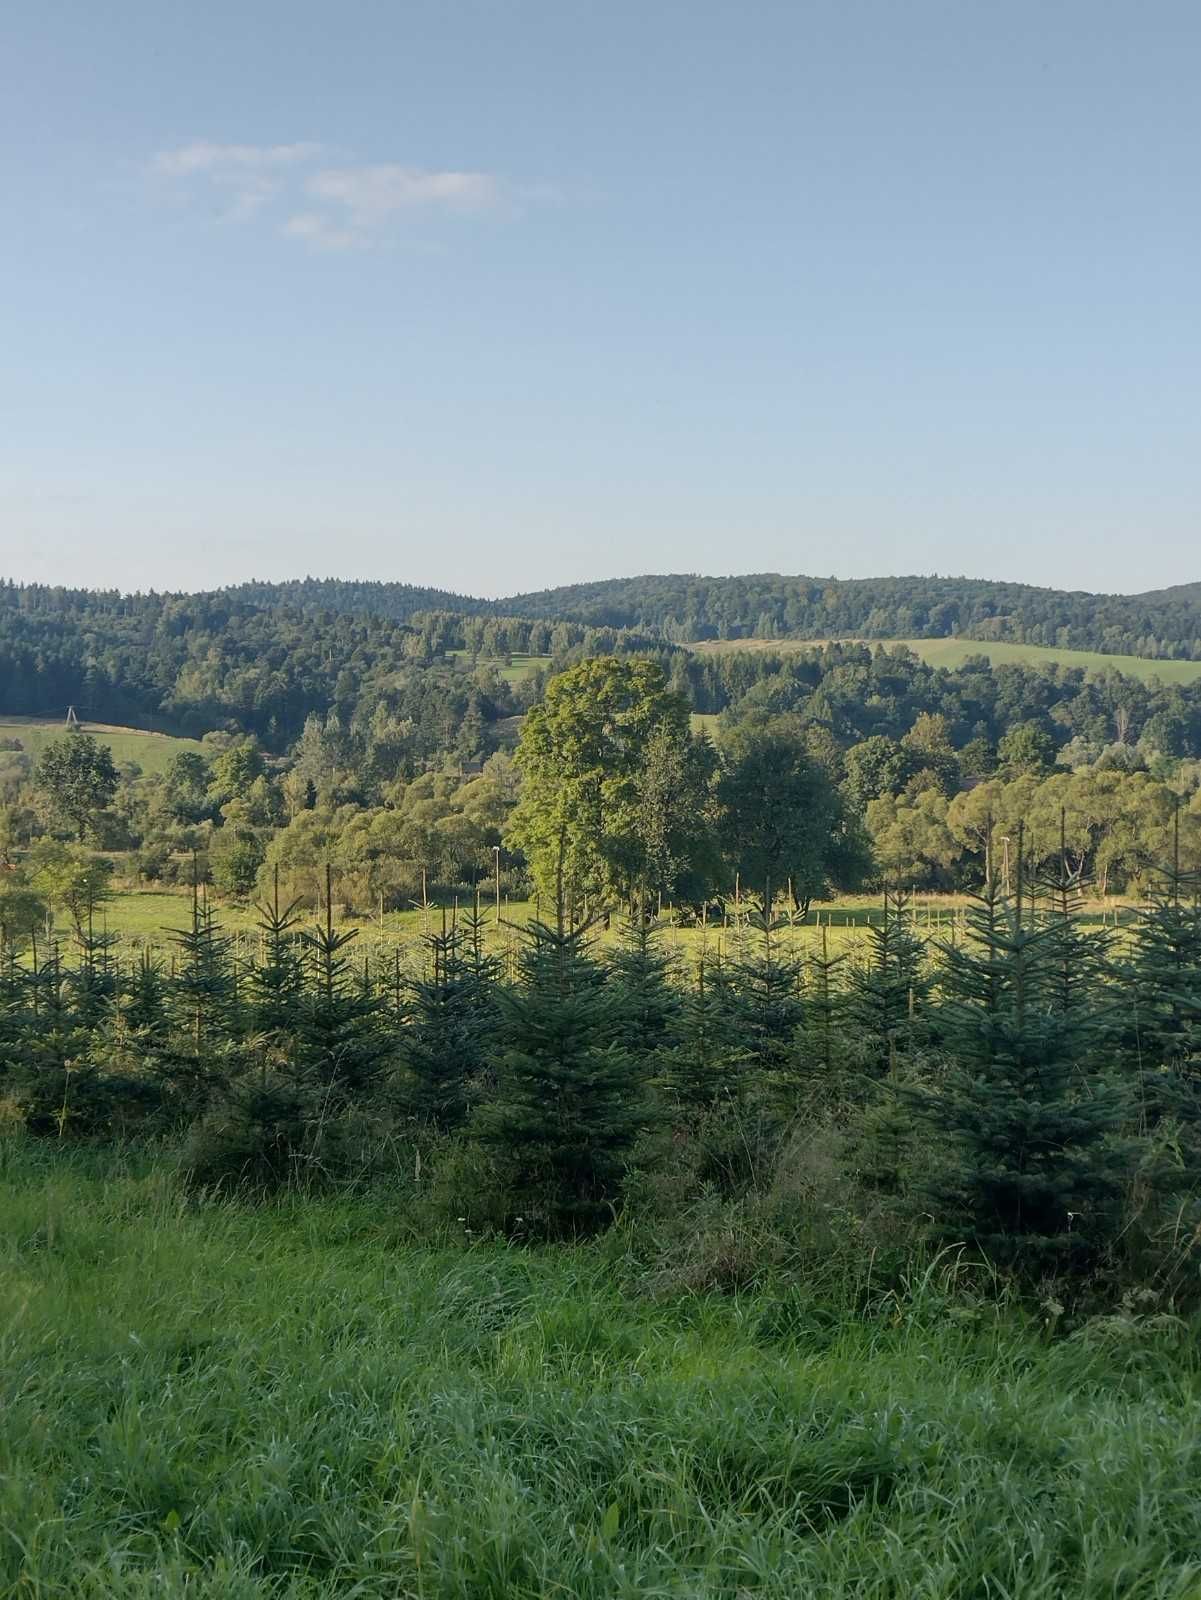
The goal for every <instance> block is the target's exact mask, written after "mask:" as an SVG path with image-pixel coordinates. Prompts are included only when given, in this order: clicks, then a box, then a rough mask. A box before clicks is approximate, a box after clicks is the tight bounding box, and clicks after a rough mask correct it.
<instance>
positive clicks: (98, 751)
mask: <svg viewBox="0 0 1201 1600" xmlns="http://www.w3.org/2000/svg"><path fill="white" fill-rule="evenodd" d="M118 780H119V775H118V772H117V769H116V766H115V765H114V763H113V754H112V751H111V750H110V749H109V747H108V746H107V745H106V744H101V743H100V741H99V740H98V739H95V738H93V737H92V735H91V734H90V733H66V734H63V736H62V737H61V738H60V739H52V740H51V742H50V743H49V744H48V745H47V746H46V747H45V749H44V750H43V751H42V754H41V756H40V758H39V760H38V764H37V772H36V781H37V784H38V787H39V788H40V789H41V790H42V792H43V793H44V794H45V795H46V797H47V799H48V800H49V801H50V803H51V805H52V806H53V807H54V809H55V810H56V811H57V812H58V813H59V814H60V815H61V816H62V817H64V818H66V820H67V821H68V822H70V823H71V825H72V827H74V829H75V831H76V832H77V833H78V834H79V835H80V837H83V836H84V835H85V834H86V833H87V832H88V829H89V828H90V827H91V825H92V822H93V819H94V818H95V815H96V813H97V812H98V811H103V810H104V808H105V806H107V805H108V804H109V802H110V801H111V800H112V798H113V796H114V795H115V794H116V792H117V783H118Z"/></svg>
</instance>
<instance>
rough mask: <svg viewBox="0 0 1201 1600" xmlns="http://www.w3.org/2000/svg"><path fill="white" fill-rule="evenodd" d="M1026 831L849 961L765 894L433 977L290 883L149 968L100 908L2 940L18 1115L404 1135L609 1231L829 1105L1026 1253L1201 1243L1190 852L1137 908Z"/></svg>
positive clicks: (111, 1126)
mask: <svg viewBox="0 0 1201 1600" xmlns="http://www.w3.org/2000/svg"><path fill="white" fill-rule="evenodd" d="M1022 857H1023V852H1022V851H1021V850H1020V849H1019V851H1018V864H1017V870H1016V872H1015V873H1014V874H1012V875H1011V881H1010V883H1009V885H1008V890H1007V892H1006V891H1005V890H1003V889H1002V886H1001V885H1000V884H999V883H998V882H996V881H991V882H988V883H986V884H985V885H984V887H983V888H982V890H981V891H980V893H979V895H978V896H977V897H976V898H975V899H974V901H973V902H972V904H971V907H970V909H969V910H968V911H967V913H966V915H965V916H964V918H963V919H962V921H961V923H960V925H959V926H958V927H957V928H956V929H955V930H954V933H953V935H952V936H951V937H948V938H939V939H936V940H931V939H928V938H927V939H923V938H922V937H921V935H920V933H919V930H918V929H917V927H916V926H915V925H914V921H913V919H912V917H911V916H910V914H909V908H908V907H907V904H906V901H905V898H904V896H903V895H900V894H897V893H894V892H888V893H886V895H885V905H884V915H883V918H882V919H881V920H880V921H879V922H878V924H877V925H875V926H873V927H872V928H870V930H867V931H866V932H865V940H866V943H865V944H864V946H863V947H862V949H861V950H858V951H856V952H854V953H853V954H851V955H842V956H838V957H834V956H831V955H829V954H828V953H820V952H814V951H808V952H798V950H797V949H796V947H795V946H794V944H793V942H792V941H791V940H790V939H789V938H788V937H787V936H786V935H785V932H784V925H782V924H780V923H776V922H767V921H765V920H764V919H763V917H762V915H758V914H755V913H754V912H752V913H750V914H749V915H747V916H745V918H744V922H745V926H744V927H743V928H742V929H741V930H740V931H738V932H736V933H735V934H733V935H731V934H729V933H727V935H726V938H725V940H724V942H723V949H722V952H721V955H720V957H719V955H718V953H717V950H716V943H717V941H716V940H713V939H711V940H710V942H709V949H708V951H707V953H705V954H700V953H698V951H697V950H696V949H694V950H693V951H692V952H691V953H690V954H688V956H687V957H683V956H681V955H680V954H679V953H678V952H677V951H675V950H674V949H673V948H672V947H671V946H670V944H669V943H668V941H666V940H665V938H664V936H663V934H662V932H661V931H660V930H659V929H658V928H657V927H656V926H655V924H654V922H653V920H652V919H650V918H646V919H643V920H639V919H637V918H635V919H634V920H633V921H632V922H630V923H629V924H628V925H627V926H626V927H625V929H624V930H623V932H622V936H621V939H620V942H618V943H614V942H612V941H608V942H605V943H602V942H601V941H600V940H598V939H597V937H596V932H597V930H596V928H595V927H594V926H590V925H586V924H577V925H574V926H572V925H570V924H569V922H568V921H567V920H566V919H564V918H559V919H558V920H551V921H536V922H534V923H532V924H531V925H530V926H528V927H527V928H525V929H523V930H521V931H520V935H519V937H518V943H517V955H516V958H515V959H514V958H513V957H512V956H510V958H509V959H508V960H505V961H502V959H501V958H500V957H499V956H498V955H497V954H496V953H495V952H494V948H493V947H492V945H493V944H494V941H490V940H489V939H488V938H487V937H486V933H487V926H486V923H487V919H486V918H485V917H484V916H481V915H480V914H479V912H478V910H477V911H474V912H472V911H468V912H467V913H466V914H463V913H458V914H456V915H455V916H453V917H450V918H448V919H447V920H446V921H445V922H444V923H443V924H442V925H441V926H437V927H435V929H434V931H432V932H430V933H429V934H428V935H427V936H425V937H424V940H423V944H424V950H423V955H424V961H423V964H422V966H421V968H420V970H419V971H418V972H417V973H416V975H414V974H413V973H410V972H406V971H405V970H403V969H402V966H401V964H400V960H399V957H397V958H396V959H395V960H394V961H393V962H391V963H390V964H386V965H380V963H379V962H378V961H377V962H376V963H375V964H374V965H373V964H372V963H371V962H370V961H367V960H363V959H360V957H359V955H358V952H357V951H356V947H355V934H354V933H353V932H352V931H347V930H344V929H340V928H339V927H338V926H336V924H335V922H334V920H333V918H332V916H331V915H330V913H329V912H328V910H327V911H326V913H325V916H324V919H322V920H320V921H319V922H318V924H317V925H315V926H311V925H309V926H306V925H302V922H301V919H300V917H299V915H298V913H297V912H296V911H295V910H294V909H293V908H290V907H287V906H284V905H282V904H281V903H280V901H279V899H278V894H277V895H276V897H275V898H274V899H273V900H272V902H271V903H269V904H266V905H262V906H260V908H259V912H260V939H259V942H258V952H257V954H256V956H255V958H254V959H252V960H245V959H242V958H241V957H239V956H238V955H237V953H236V947H235V944H234V941H233V940H232V939H231V937H229V936H228V935H227V934H226V933H225V932H224V931H223V930H222V927H221V926H220V924H219V921H218V918H217V916H216V914H215V913H214V911H213V909H212V907H211V906H209V905H208V904H207V903H206V901H205V899H204V898H203V895H201V896H198V897H197V898H196V899H195V906H194V913H193V917H192V921H191V925H190V926H189V927H187V928H185V929H183V930H182V931H180V932H178V933H177V934H175V935H174V936H173V946H172V948H171V949H170V951H169V952H168V951H164V952H163V953H161V954H159V955H156V954H155V953H153V952H151V951H145V952H142V953H141V954H140V956H139V958H138V959H137V961H136V962H135V963H134V964H132V965H130V964H129V962H128V960H122V959H121V957H120V953H119V949H118V947H116V946H115V944H114V941H113V939H112V937H111V936H110V935H108V934H107V933H103V932H98V931H97V930H96V927H95V926H94V921H93V919H89V918H86V917H85V918H84V919H83V923H82V930H81V932H80V933H79V935H78V937H77V939H76V941H75V947H74V948H72V949H71V950H63V949H60V948H57V947H56V948H52V949H50V950H49V951H47V950H45V949H38V948H36V947H35V949H34V950H33V951H32V953H29V952H27V953H25V954H24V955H22V956H20V957H18V955H17V954H16V953H15V952H14V951H11V950H10V951H8V952H7V953H6V954H5V956H4V960H3V963H2V964H0V1073H2V1074H3V1077H2V1079H0V1099H2V1100H3V1102H4V1104H5V1106H6V1107H7V1109H8V1113H9V1115H10V1117H17V1118H19V1119H20V1120H21V1122H23V1124H24V1127H25V1129H26V1130H27V1132H28V1134H29V1135H31V1136H40V1137H42V1138H47V1139H55V1140H76V1141H78V1140H93V1141H95V1140H118V1139H121V1140H127V1139H129V1138H131V1137H137V1138H143V1137H157V1138H164V1139H170V1140H172V1141H173V1142H174V1143H175V1144H176V1145H178V1143H179V1141H180V1140H181V1139H182V1141H183V1148H184V1170H185V1172H186V1174H187V1176H188V1178H189V1180H190V1181H191V1182H192V1183H195V1184H198V1185H204V1186H208V1187H220V1188H224V1187H240V1188H246V1189H250V1190H255V1191H258V1192H263V1191H268V1190H272V1189H278V1188H279V1187H281V1186H285V1185H290V1184H293V1183H298V1182H299V1183H305V1184H311V1183H330V1182H337V1181H339V1180H342V1181H346V1180H348V1179H349V1178H350V1177H352V1176H353V1175H354V1174H356V1173H361V1171H362V1170H363V1168H362V1163H363V1160H364V1154H363V1153H364V1151H365V1150H368V1151H369V1150H371V1149H372V1148H374V1149H376V1150H377V1151H378V1150H379V1149H380V1147H381V1144H382V1143H386V1144H387V1146H388V1148H389V1149H390V1150H391V1151H392V1154H393V1159H396V1156H397V1152H399V1151H403V1152H405V1153H404V1155H403V1160H404V1161H405V1163H406V1170H408V1171H412V1170H413V1168H414V1165H415V1166H416V1169H417V1171H418V1172H420V1171H421V1170H422V1167H423V1164H424V1169H425V1171H426V1172H430V1173H434V1172H436V1171H437V1169H438V1167H439V1164H440V1162H441V1163H450V1168H451V1169H452V1170H453V1171H454V1172H455V1174H456V1181H455V1184H453V1185H451V1186H450V1188H451V1190H452V1191H453V1189H455V1188H457V1189H458V1190H459V1192H457V1193H454V1192H450V1193H448V1194H447V1196H446V1203H447V1205H448V1207H450V1208H451V1209H453V1210H455V1211H457V1213H458V1215H459V1217H460V1219H462V1217H463V1215H464V1213H468V1214H469V1215H470V1216H471V1218H472V1219H473V1220H475V1219H476V1218H479V1219H481V1220H482V1221H483V1223H484V1224H485V1225H487V1226H491V1227H495V1228H498V1229H500V1230H509V1231H515V1232H518V1233H520V1234H521V1235H522V1236H523V1237H533V1236H543V1237H548V1236H549V1237H565V1236H567V1237H570V1236H577V1235H581V1234H584V1233H587V1232H591V1231H594V1230H596V1229H598V1228H600V1227H603V1226H604V1225H605V1224H606V1223H607V1222H609V1221H610V1220H611V1219H613V1218H614V1217H615V1216H616V1215H618V1214H619V1213H620V1211H621V1208H622V1205H623V1198H624V1199H626V1200H627V1201H628V1196H629V1192H630V1190H629V1184H630V1181H631V1174H638V1175H639V1177H642V1178H645V1176H646V1174H647V1173H648V1172H651V1173H653V1172H654V1171H655V1169H656V1167H658V1168H660V1169H662V1168H663V1167H664V1165H665V1164H667V1165H670V1164H671V1163H676V1164H677V1165H679V1166H680V1173H681V1177H680V1183H681V1184H682V1185H683V1186H684V1187H685V1188H687V1187H688V1186H691V1188H692V1191H693V1192H694V1193H702V1192H704V1193H708V1194H716V1195H718V1196H723V1197H726V1198H727V1199H736V1197H737V1196H738V1195H739V1194H740V1193H742V1192H744V1191H745V1190H746V1188H747V1186H748V1185H751V1184H753V1183H755V1182H757V1181H761V1179H762V1173H763V1172H764V1170H768V1169H770V1167H771V1164H772V1162H773V1161H775V1162H776V1163H779V1162H782V1161H787V1159H788V1151H789V1149H790V1146H791V1144H792V1143H793V1142H794V1141H795V1139H796V1137H797V1130H798V1129H804V1130H808V1131H810V1132H811V1130H812V1129H813V1128H814V1127H816V1126H821V1127H824V1128H827V1129H829V1130H830V1136H831V1138H835V1139H838V1140H840V1141H841V1144H840V1148H841V1150H842V1152H843V1159H844V1160H846V1161H848V1162H849V1163H851V1164H852V1165H853V1168H854V1172H853V1179H854V1182H855V1184H856V1185H857V1186H858V1188H859V1192H861V1193H863V1194H865V1195H870V1196H871V1197H872V1199H873V1203H876V1204H879V1205H882V1206H884V1207H886V1208H887V1207H888V1206H894V1207H895V1208H896V1209H897V1211H898V1214H904V1215H908V1216H909V1217H910V1218H911V1219H924V1223H923V1225H924V1226H925V1227H926V1228H927V1229H928V1230H930V1231H932V1232H933V1234H934V1235H935V1236H936V1237H940V1238H942V1239H946V1240H951V1239H962V1240H965V1241H968V1242H970V1243H971V1244H973V1245H974V1246H976V1247H978V1248H979V1249H981V1250H983V1251H985V1252H987V1254H988V1255H989V1257H990V1258H991V1259H993V1260H994V1261H996V1262H998V1263H1003V1264H1009V1265H1010V1266H1012V1267H1014V1268H1016V1269H1017V1270H1020V1271H1023V1272H1028V1273H1037V1274H1047V1273H1064V1272H1069V1271H1076V1272H1088V1271H1094V1270H1096V1269H1097V1267H1098V1265H1099V1264H1100V1263H1102V1262H1106V1261H1108V1262H1112V1261H1113V1260H1114V1257H1115V1252H1119V1251H1120V1250H1121V1249H1122V1248H1124V1247H1125V1245H1124V1241H1126V1240H1127V1238H1128V1236H1129V1235H1130V1234H1131V1233H1132V1231H1136V1230H1134V1229H1133V1225H1132V1217H1133V1216H1134V1214H1135V1212H1137V1213H1138V1215H1139V1217H1140V1219H1141V1220H1140V1223H1139V1229H1140V1230H1141V1234H1142V1236H1143V1237H1150V1236H1151V1235H1153V1234H1154V1232H1155V1229H1156V1227H1160V1228H1163V1229H1167V1230H1169V1231H1170V1233H1171V1236H1172V1238H1173V1239H1174V1240H1177V1241H1178V1240H1179V1239H1180V1238H1182V1237H1187V1236H1189V1235H1191V1236H1192V1238H1193V1239H1194V1241H1195V1240H1196V1238H1197V1237H1198V1228H1199V1225H1201V1207H1199V1204H1198V1199H1197V1196H1198V1194H1199V1193H1201V880H1199V879H1198V877H1197V876H1196V875H1192V876H1190V875H1188V874H1185V873H1183V872H1182V871H1181V870H1180V868H1179V866H1178V864H1175V865H1173V864H1168V865H1166V866H1165V867H1164V868H1163V869H1162V870H1161V871H1160V873H1159V875H1158V880H1157V886H1156V889H1155V891H1154V894H1153V895H1152V897H1151V900H1150V902H1149V904H1148V905H1147V907H1146V908H1145V909H1144V910H1143V911H1142V912H1141V913H1140V915H1139V917H1138V920H1137V922H1136V923H1135V924H1134V925H1133V926H1132V927H1130V928H1127V929H1124V930H1122V932H1121V934H1120V936H1119V935H1117V934H1113V933H1109V932H1103V931H1100V930H1097V929H1095V928H1091V927H1090V928H1086V927H1084V926H1083V925H1082V922H1081V919H1080V914H1079V892H1080V884H1079V881H1078V880H1077V879H1076V878H1075V877H1074V876H1073V875H1072V873H1071V872H1069V871H1068V870H1067V869H1066V868H1065V869H1064V870H1062V871H1059V872H1056V873H1054V874H1051V875H1046V874H1044V875H1041V876H1038V877H1035V876H1034V875H1033V874H1032V873H1031V872H1030V870H1029V869H1028V868H1026V867H1024V865H1023V860H1022ZM329 901H330V896H329V895H328V894H327V896H326V905H327V907H328V905H329ZM681 1151H684V1152H686V1153H687V1154H686V1158H685V1157H682V1156H681Z"/></svg>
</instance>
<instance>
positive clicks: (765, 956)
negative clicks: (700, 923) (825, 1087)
mask: <svg viewBox="0 0 1201 1600" xmlns="http://www.w3.org/2000/svg"><path fill="white" fill-rule="evenodd" d="M787 925H788V923H787V919H786V918H784V917H772V916H770V915H767V914H765V913H764V911H763V910H761V909H755V910H752V911H751V912H749V913H748V914H747V917H746V928H747V930H748V932H749V934H750V935H751V937H752V938H753V940H754V943H753V946H752V947H751V948H750V949H749V950H747V949H746V948H743V949H742V950H740V951H739V952H738V953H737V954H736V955H735V956H734V958H733V959H732V960H731V962H730V977H731V982H732V986H733V990H734V993H735V995H736V997H737V1002H738V1022H739V1028H740V1031H741V1034H742V1037H743V1040H744V1042H745V1044H746V1048H747V1050H748V1051H749V1052H750V1054H751V1056H752V1057H753V1059H754V1062H755V1070H756V1074H757V1076H758V1077H759V1078H760V1080H761V1082H763V1084H764V1085H765V1086H767V1085H770V1086H771V1087H772V1088H773V1089H774V1090H775V1091H776V1092H777V1094H778V1095H779V1096H780V1097H781V1100H782V1103H783V1105H784V1107H785V1109H786V1110H789V1111H791V1110H794V1109H795V1108H796V1104H797V1100H798V1096H799V1095H800V1094H801V1093H802V1092H803V1090H805V1089H806V1088H808V1087H809V1085H810V1080H811V1077H812V1073H811V1070H810V1063H809V1060H808V1054H807V1052H806V1051H805V1049H804V1047H803V1040H802V1038H801V1029H802V1025H803V1023H804V1021H805V1004H804V1000H803V998H802V992H801V963H800V961H799V960H798V959H797V958H796V956H795V955H793V953H792V952H791V951H790V950H788V949H787V948H786V947H785V946H784V944H783V943H782V941H781V940H780V939H778V938H777V937H776V936H777V934H778V933H780V931H781V930H782V929H783V928H785V927H786V926H787Z"/></svg>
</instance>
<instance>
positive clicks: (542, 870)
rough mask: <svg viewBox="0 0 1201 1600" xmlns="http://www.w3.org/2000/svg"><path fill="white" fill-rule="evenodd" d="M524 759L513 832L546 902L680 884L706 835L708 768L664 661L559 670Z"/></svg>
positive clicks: (533, 722) (528, 733)
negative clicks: (701, 834) (701, 829)
mask: <svg viewBox="0 0 1201 1600" xmlns="http://www.w3.org/2000/svg"><path fill="white" fill-rule="evenodd" d="M516 760H517V765H518V767H519V769H520V771H521V774H522V778H523V780H524V782H523V787H522V793H521V799H520V801H519V803H518V805H517V808H516V810H515V811H514V813H513V817H512V821H511V823H510V826H509V828H508V830H507V833H506V839H507V841H508V842H509V844H510V845H512V846H514V847H516V848H518V849H520V850H522V851H524V853H525V856H526V859H527V860H528V861H529V864H530V870H531V872H532V874H533V877H534V882H535V885H536V887H537V890H538V892H539V894H540V895H541V896H542V897H543V899H544V900H546V901H547V902H548V903H550V904H554V905H557V906H560V907H568V906H571V905H572V904H579V903H581V902H582V900H583V897H584V896H585V895H589V894H592V895H597V896H602V897H604V896H607V897H612V898H621V899H631V898H633V897H634V896H636V895H638V894H639V893H648V892H652V891H658V890H668V891H670V890H671V888H672V887H673V882H674V879H675V877H676V875H677V874H678V873H679V872H681V871H682V867H683V865H684V864H685V859H686V858H687V857H689V856H690V855H692V854H693V852H694V849H695V847H696V846H697V843H698V839H697V834H698V819H699V818H703V816H704V812H705V795H706V793H707V771H706V760H705V755H704V750H703V748H698V749H696V750H695V751H694V750H693V747H692V744H691V735H690V732H689V725H688V707H687V705H686V703H685V702H684V700H683V699H682V698H681V697H680V696H679V695H676V694H673V693H671V691H670V690H669V689H668V687H667V682H666V679H665V677H664V675H663V671H662V669H661V668H660V667H659V666H658V665H657V664H656V663H654V662H652V661H645V660H637V659H625V658H619V657H616V656H601V657H597V658H595V659H593V660H589V661H582V662H580V664H579V665H578V666H575V667H572V668H570V670H568V671H567V672H563V673H560V674H559V676H557V677H555V678H552V679H551V681H550V683H549V684H548V686H547V691H546V698H545V700H544V701H543V703H542V704H541V705H538V706H535V707H534V708H533V709H532V710H531V711H530V713H529V714H528V716H527V717H526V719H525V726H524V727H523V729H522V734H521V743H520V745H519V746H518V750H517V757H516Z"/></svg>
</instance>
